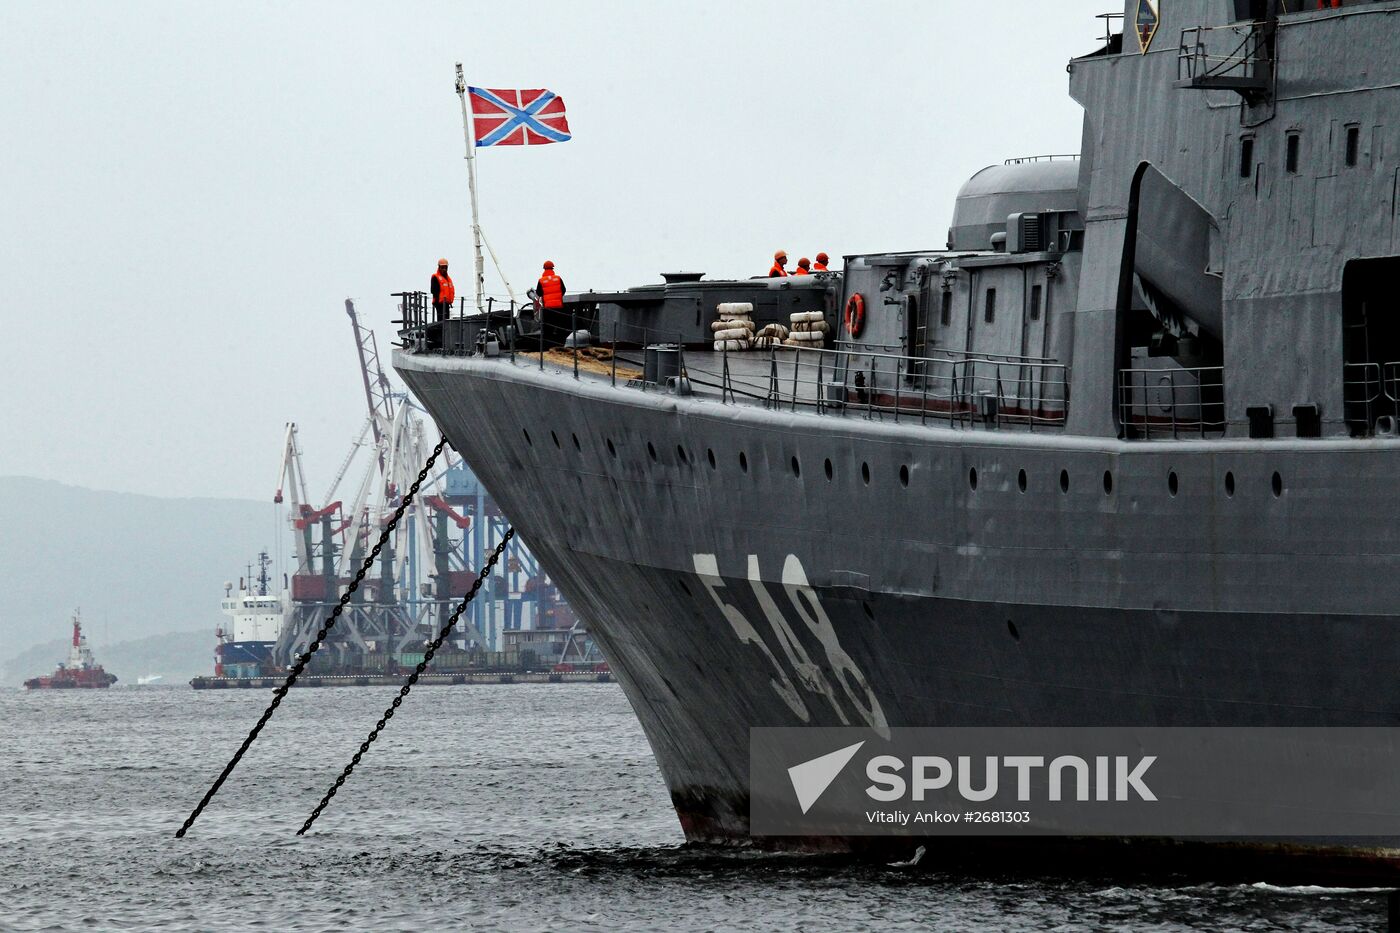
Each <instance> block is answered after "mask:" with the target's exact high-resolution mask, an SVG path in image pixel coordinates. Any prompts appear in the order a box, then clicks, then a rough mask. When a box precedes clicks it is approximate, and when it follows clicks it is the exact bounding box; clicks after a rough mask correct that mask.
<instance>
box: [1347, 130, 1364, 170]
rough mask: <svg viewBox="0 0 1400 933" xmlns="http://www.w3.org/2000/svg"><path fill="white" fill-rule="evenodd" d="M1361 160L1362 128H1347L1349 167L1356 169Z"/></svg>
mask: <svg viewBox="0 0 1400 933" xmlns="http://www.w3.org/2000/svg"><path fill="white" fill-rule="evenodd" d="M1360 158H1361V127H1359V126H1355V125H1353V126H1349V127H1347V155H1346V162H1347V166H1348V167H1349V168H1350V167H1354V166H1355V165H1356V163H1357V162H1358V161H1359V160H1360Z"/></svg>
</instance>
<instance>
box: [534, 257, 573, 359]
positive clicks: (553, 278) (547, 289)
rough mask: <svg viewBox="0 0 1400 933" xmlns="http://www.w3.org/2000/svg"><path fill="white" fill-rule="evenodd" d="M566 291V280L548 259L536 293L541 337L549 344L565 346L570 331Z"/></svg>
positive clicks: (536, 284) (536, 287)
mask: <svg viewBox="0 0 1400 933" xmlns="http://www.w3.org/2000/svg"><path fill="white" fill-rule="evenodd" d="M564 292H565V290H564V280H563V279H561V278H560V277H559V276H558V275H556V274H555V272H554V263H553V262H552V261H550V260H548V259H546V260H545V262H544V272H543V273H542V274H541V275H540V280H539V281H538V282H536V283H535V294H536V295H537V296H538V297H539V301H540V339H541V340H543V341H544V343H545V344H546V345H547V346H551V347H561V346H563V345H564V338H565V337H566V336H568V333H569V327H568V325H567V324H565V323H564Z"/></svg>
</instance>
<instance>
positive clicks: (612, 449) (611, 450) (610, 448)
mask: <svg viewBox="0 0 1400 933" xmlns="http://www.w3.org/2000/svg"><path fill="white" fill-rule="evenodd" d="M608 453H610V454H612V455H613V456H614V457H616V456H617V448H616V447H614V446H613V442H612V438H608Z"/></svg>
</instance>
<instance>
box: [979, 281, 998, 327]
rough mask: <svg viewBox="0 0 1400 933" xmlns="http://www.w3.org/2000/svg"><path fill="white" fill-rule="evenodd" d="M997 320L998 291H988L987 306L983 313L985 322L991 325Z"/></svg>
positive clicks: (993, 289) (992, 289) (991, 289)
mask: <svg viewBox="0 0 1400 933" xmlns="http://www.w3.org/2000/svg"><path fill="white" fill-rule="evenodd" d="M996 319H997V290H996V289H995V288H989V289H987V304H986V307H985V308H984V309H983V311H982V320H983V322H985V323H987V324H990V323H992V322H993V321H995V320H996Z"/></svg>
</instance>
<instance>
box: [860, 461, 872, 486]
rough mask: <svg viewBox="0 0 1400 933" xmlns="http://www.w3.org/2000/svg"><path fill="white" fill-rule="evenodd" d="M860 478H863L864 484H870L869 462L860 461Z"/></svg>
mask: <svg viewBox="0 0 1400 933" xmlns="http://www.w3.org/2000/svg"><path fill="white" fill-rule="evenodd" d="M860 478H861V479H863V480H865V485H867V486H869V485H870V464H868V463H862V464H861V465H860Z"/></svg>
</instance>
